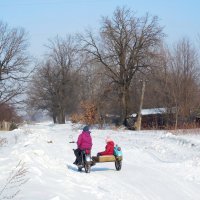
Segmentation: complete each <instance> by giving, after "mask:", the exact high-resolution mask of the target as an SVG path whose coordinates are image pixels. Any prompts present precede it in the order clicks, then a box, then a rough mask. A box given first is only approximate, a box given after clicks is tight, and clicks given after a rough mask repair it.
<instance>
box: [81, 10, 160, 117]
mask: <svg viewBox="0 0 200 200" xmlns="http://www.w3.org/2000/svg"><path fill="white" fill-rule="evenodd" d="M163 36H164V34H163V33H162V28H161V27H160V26H159V24H158V18H157V17H150V16H149V15H148V14H146V15H145V16H144V17H142V18H137V17H135V16H134V15H133V13H132V12H131V10H129V9H125V8H122V9H120V8H117V9H116V10H115V12H114V15H113V18H112V19H110V18H108V17H104V18H103V20H102V26H101V29H100V35H99V37H98V38H96V37H95V36H94V34H93V33H92V32H90V31H88V32H87V33H86V36H85V37H84V36H80V38H81V41H82V44H83V50H84V51H85V52H87V53H89V54H90V55H92V56H93V59H95V60H96V61H98V62H100V63H102V64H103V66H104V67H105V69H106V75H107V76H108V77H109V78H110V79H111V80H112V81H113V82H114V83H115V84H117V85H118V90H119V98H120V102H121V117H122V120H124V119H125V118H126V116H127V115H128V108H129V87H130V84H131V81H132V79H133V77H134V75H135V74H136V72H138V71H140V70H145V69H148V68H150V67H151V66H152V64H153V63H152V61H153V59H152V58H153V57H154V56H155V55H156V52H155V49H156V47H157V46H158V45H159V43H160V41H161V40H162V37H163Z"/></svg>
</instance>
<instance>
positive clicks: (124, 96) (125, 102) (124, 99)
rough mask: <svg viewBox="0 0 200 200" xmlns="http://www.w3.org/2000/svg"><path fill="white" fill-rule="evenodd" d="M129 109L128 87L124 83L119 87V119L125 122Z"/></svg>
mask: <svg viewBox="0 0 200 200" xmlns="http://www.w3.org/2000/svg"><path fill="white" fill-rule="evenodd" d="M128 111H129V87H128V85H124V86H123V87H121V119H122V122H125V120H126V118H127V116H128V113H129V112H128Z"/></svg>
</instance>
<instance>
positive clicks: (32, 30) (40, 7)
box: [0, 0, 200, 56]
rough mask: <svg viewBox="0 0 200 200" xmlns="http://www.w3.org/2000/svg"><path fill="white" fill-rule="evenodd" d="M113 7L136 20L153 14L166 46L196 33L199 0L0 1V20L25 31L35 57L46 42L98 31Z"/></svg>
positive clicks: (199, 28) (199, 25)
mask: <svg viewBox="0 0 200 200" xmlns="http://www.w3.org/2000/svg"><path fill="white" fill-rule="evenodd" d="M117 6H120V7H122V6H126V7H127V8H131V9H132V10H134V11H136V16H138V17H141V16H143V15H144V14H145V13H146V12H149V13H150V14H151V15H157V16H158V17H159V19H160V25H162V26H164V27H165V28H164V32H165V33H166V34H167V35H168V37H167V38H166V41H167V42H168V43H169V44H170V43H172V42H175V41H178V40H179V39H181V38H182V37H189V38H190V39H191V40H193V41H195V40H196V38H197V35H198V34H200V0H0V20H1V21H3V22H5V23H8V25H9V26H10V27H23V28H25V30H26V31H27V32H28V33H29V37H30V53H31V54H33V55H34V56H39V55H42V54H43V53H44V50H45V47H44V44H45V43H47V40H48V39H50V38H53V37H55V36H56V35H59V36H65V35H66V34H73V33H76V32H83V31H84V30H85V29H86V28H88V27H91V28H98V27H99V24H100V20H101V16H111V15H112V13H113V11H114V10H115V9H116V7H117Z"/></svg>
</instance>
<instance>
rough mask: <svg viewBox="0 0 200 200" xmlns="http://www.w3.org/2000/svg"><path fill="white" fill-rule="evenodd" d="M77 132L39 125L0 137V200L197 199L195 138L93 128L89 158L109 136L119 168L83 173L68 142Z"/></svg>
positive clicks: (199, 157)
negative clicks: (119, 158) (117, 150)
mask: <svg viewBox="0 0 200 200" xmlns="http://www.w3.org/2000/svg"><path fill="white" fill-rule="evenodd" d="M81 129H82V126H81V125H79V126H78V125H73V124H71V123H70V122H67V124H64V125H54V124H52V123H51V122H45V123H44V122H43V123H37V124H32V125H24V126H22V127H20V128H19V129H16V130H14V131H11V132H3V131H2V132H0V139H1V140H2V139H3V138H4V142H2V143H1V145H0V200H1V199H9V198H10V199H17V200H79V199H80V200H82V199H87V200H96V199H97V200H98V199H103V200H199V199H200V134H199V135H198V134H192V130H191V134H181V132H179V135H173V134H172V133H170V132H167V131H140V132H137V131H128V130H122V129H118V130H109V129H105V130H101V129H97V128H93V129H91V135H92V138H93V148H92V155H96V153H97V152H98V151H103V150H104V148H105V138H106V136H110V137H111V138H112V139H113V140H114V142H115V143H116V144H118V145H119V146H121V148H122V151H123V161H122V169H121V171H116V169H115V165H114V163H113V162H111V163H97V164H96V165H95V166H93V167H92V169H91V172H90V173H85V172H84V171H83V172H78V171H77V168H76V166H75V165H73V162H74V160H75V156H74V153H73V151H72V149H73V148H76V144H74V143H69V142H70V141H72V140H75V141H76V140H77V137H78V135H79V134H80V133H81ZM5 140H6V141H5ZM20 170H22V171H20ZM23 170H24V171H23ZM13 174H14V175H15V176H13ZM17 174H18V175H19V174H20V175H21V176H20V175H19V176H17ZM12 176H13V178H11V179H9V177H12Z"/></svg>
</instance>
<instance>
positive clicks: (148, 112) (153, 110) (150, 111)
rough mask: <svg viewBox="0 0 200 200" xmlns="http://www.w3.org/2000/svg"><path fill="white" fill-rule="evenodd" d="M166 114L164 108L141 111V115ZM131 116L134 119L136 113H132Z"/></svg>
mask: <svg viewBox="0 0 200 200" xmlns="http://www.w3.org/2000/svg"><path fill="white" fill-rule="evenodd" d="M166 112H167V109H166V108H149V109H142V112H141V114H142V115H155V114H162V113H166ZM131 116H132V117H136V116H137V113H133V114H132V115H131Z"/></svg>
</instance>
